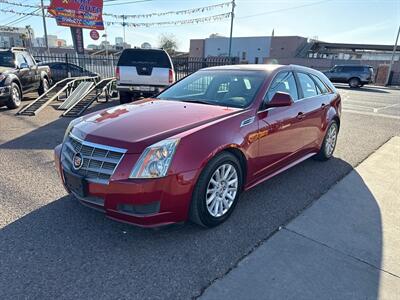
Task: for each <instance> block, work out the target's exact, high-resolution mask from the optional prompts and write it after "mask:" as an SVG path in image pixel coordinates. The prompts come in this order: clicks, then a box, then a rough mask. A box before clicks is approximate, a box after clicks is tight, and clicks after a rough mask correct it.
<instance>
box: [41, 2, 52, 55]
mask: <svg viewBox="0 0 400 300" xmlns="http://www.w3.org/2000/svg"><path fill="white" fill-rule="evenodd" d="M40 3H41V6H42V18H43V30H44V40H45V42H46V49H47V52H48V53H50V50H49V41H48V39H47V26H46V16H45V15H44V5H43V0H40Z"/></svg>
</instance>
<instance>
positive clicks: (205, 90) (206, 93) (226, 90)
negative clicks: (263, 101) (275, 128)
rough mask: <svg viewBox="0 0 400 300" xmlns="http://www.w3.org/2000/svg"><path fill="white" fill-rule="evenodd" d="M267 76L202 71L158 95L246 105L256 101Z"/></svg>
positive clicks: (227, 104)
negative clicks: (255, 98) (256, 96)
mask: <svg viewBox="0 0 400 300" xmlns="http://www.w3.org/2000/svg"><path fill="white" fill-rule="evenodd" d="M264 79H265V73H264V72H261V71H238V70H229V71H218V70H216V71H211V70H205V71H198V72H196V73H194V74H192V75H190V76H188V77H186V78H184V79H182V80H181V81H179V82H177V83H176V84H175V85H173V86H171V87H170V88H169V89H167V90H166V91H164V92H162V93H161V94H159V95H158V96H157V98H158V99H163V100H178V101H186V102H199V103H206V104H212V105H221V106H229V107H239V108H243V107H247V106H249V105H250V104H251V103H252V101H253V99H254V97H255V95H256V94H257V91H258V90H259V88H260V86H261V84H262V82H263V81H264Z"/></svg>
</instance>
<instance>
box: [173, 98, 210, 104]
mask: <svg viewBox="0 0 400 300" xmlns="http://www.w3.org/2000/svg"><path fill="white" fill-rule="evenodd" d="M180 101H182V102H191V103H201V104H208V105H218V104H216V103H212V102H207V101H204V100H197V99H191V100H187V99H185V100H180Z"/></svg>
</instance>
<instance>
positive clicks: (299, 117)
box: [297, 112, 306, 120]
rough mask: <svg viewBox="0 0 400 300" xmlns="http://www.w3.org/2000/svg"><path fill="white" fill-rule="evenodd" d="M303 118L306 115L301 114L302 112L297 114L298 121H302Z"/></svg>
mask: <svg viewBox="0 0 400 300" xmlns="http://www.w3.org/2000/svg"><path fill="white" fill-rule="evenodd" d="M305 117H306V115H305V114H303V113H302V112H299V113H298V114H297V119H299V120H301V119H304V118H305Z"/></svg>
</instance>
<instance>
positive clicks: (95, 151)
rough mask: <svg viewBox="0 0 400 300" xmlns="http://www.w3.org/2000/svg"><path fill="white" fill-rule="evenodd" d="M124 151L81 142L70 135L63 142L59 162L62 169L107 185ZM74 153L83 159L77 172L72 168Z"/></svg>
mask: <svg viewBox="0 0 400 300" xmlns="http://www.w3.org/2000/svg"><path fill="white" fill-rule="evenodd" d="M125 152H126V150H125V149H120V148H114V147H109V146H105V145H100V144H95V143H90V142H87V141H82V140H80V139H78V138H77V137H75V136H73V135H72V134H70V135H69V136H68V137H67V139H66V140H65V142H64V145H63V149H62V156H61V161H62V164H63V166H64V168H67V169H68V170H70V171H71V172H73V173H76V174H78V175H81V176H83V177H85V178H86V179H87V180H88V181H91V182H96V183H102V184H108V182H109V181H110V177H111V176H112V175H113V174H114V171H115V169H116V168H117V166H118V164H119V162H120V161H121V159H122V157H123V156H124V154H125ZM76 153H80V154H81V155H82V157H83V164H82V167H81V168H80V169H79V170H75V169H74V168H73V166H72V164H73V163H72V160H73V157H74V155H75V154H76Z"/></svg>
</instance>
